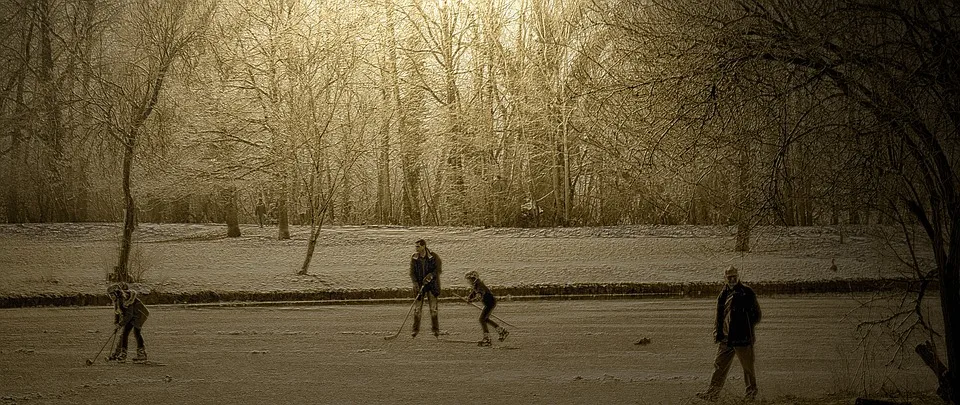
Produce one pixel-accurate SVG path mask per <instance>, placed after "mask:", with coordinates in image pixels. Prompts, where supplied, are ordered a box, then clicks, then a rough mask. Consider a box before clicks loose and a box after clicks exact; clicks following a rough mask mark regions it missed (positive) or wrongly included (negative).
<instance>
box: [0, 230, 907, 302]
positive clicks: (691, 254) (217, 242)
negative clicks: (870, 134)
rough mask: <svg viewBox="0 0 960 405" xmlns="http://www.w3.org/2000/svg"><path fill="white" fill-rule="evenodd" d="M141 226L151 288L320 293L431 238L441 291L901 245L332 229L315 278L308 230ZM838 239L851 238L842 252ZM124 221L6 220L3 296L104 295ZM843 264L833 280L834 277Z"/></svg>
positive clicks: (358, 279) (793, 264) (842, 264)
mask: <svg viewBox="0 0 960 405" xmlns="http://www.w3.org/2000/svg"><path fill="white" fill-rule="evenodd" d="M242 231H243V236H241V237H239V238H226V237H225V234H226V229H225V226H224V225H219V224H149V223H147V224H141V225H140V227H139V228H138V230H137V232H136V234H135V239H136V245H135V247H134V250H133V253H132V260H131V267H132V269H133V272H134V273H139V274H140V275H141V276H142V284H143V288H144V289H145V290H146V291H158V292H171V293H190V292H197V291H257V292H276V291H306V292H309V291H324V290H331V289H340V290H350V289H391V288H394V289H395V288H407V287H409V286H410V281H409V277H408V261H409V256H410V255H411V254H412V253H413V251H414V248H413V244H414V241H416V240H417V239H420V238H423V239H425V240H427V243H428V246H429V247H430V248H431V249H433V250H434V251H435V252H437V253H438V254H439V255H440V256H441V257H442V258H443V262H444V267H443V268H444V271H443V274H442V275H441V282H442V284H443V285H444V287H448V286H461V287H463V286H465V285H466V283H465V281H464V280H463V274H464V273H465V272H467V271H469V270H476V271H478V272H479V273H480V275H481V278H483V280H484V281H485V282H486V283H487V284H488V285H490V286H492V287H497V286H501V287H502V286H518V285H534V284H552V285H567V284H577V283H691V282H718V281H720V279H721V277H720V275H721V272H722V270H723V269H724V268H725V267H727V266H729V265H734V266H737V267H738V268H740V269H741V278H742V279H743V280H744V281H745V282H747V283H750V282H757V281H800V280H806V281H809V280H835V279H851V278H884V277H899V276H901V273H902V272H904V271H905V269H904V267H903V266H902V265H901V263H900V261H899V260H898V259H897V257H896V256H895V255H894V254H893V250H891V246H893V247H897V248H900V249H901V250H902V246H901V245H902V242H901V241H899V240H898V238H902V236H899V235H898V234H897V233H896V232H894V231H891V235H892V236H890V237H887V236H880V235H878V232H877V231H876V230H871V229H865V228H852V227H847V228H841V229H837V228H759V229H757V231H756V232H755V233H754V235H753V238H752V240H751V245H752V249H751V251H750V252H749V253H746V254H739V253H735V252H733V244H734V237H733V233H734V229H733V228H730V227H694V226H625V227H591V228H538V229H520V228H487V229H485V228H453V227H394V226H332V227H327V228H325V229H324V230H323V231H322V232H321V236H320V242H319V244H318V247H317V251H316V254H315V256H314V259H313V261H312V264H311V267H310V275H309V276H298V275H296V273H297V271H298V270H299V269H300V266H301V264H302V262H303V259H304V256H305V252H306V238H307V235H308V233H309V228H307V227H299V226H294V227H292V228H291V234H292V239H290V240H283V241H280V240H277V239H276V228H275V227H266V228H258V227H256V226H252V225H244V226H242ZM841 232H842V234H843V240H842V243H841V236H840V235H841ZM119 235H120V224H112V223H109V224H108V223H79V224H22V225H0V296H30V295H38V294H74V293H88V294H99V293H102V292H103V290H104V287H105V285H106V283H105V279H106V275H107V273H108V272H109V271H110V270H111V268H112V267H113V266H114V265H115V262H116V260H117V256H118V246H119ZM831 260H835V261H836V264H837V268H838V270H837V271H835V272H834V271H831V270H830V264H831Z"/></svg>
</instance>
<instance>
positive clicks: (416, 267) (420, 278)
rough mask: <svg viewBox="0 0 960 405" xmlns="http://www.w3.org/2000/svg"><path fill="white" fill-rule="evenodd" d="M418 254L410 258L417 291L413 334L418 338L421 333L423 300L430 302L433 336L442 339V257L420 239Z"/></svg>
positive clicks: (414, 286)
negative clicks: (440, 307) (439, 305)
mask: <svg viewBox="0 0 960 405" xmlns="http://www.w3.org/2000/svg"><path fill="white" fill-rule="evenodd" d="M415 247H416V249H417V252H416V253H414V254H413V256H411V257H410V279H411V280H412V281H413V288H416V289H417V299H416V301H415V306H414V308H413V333H412V334H411V336H413V337H417V334H418V333H420V315H421V314H422V313H423V299H424V298H427V300H428V301H429V302H430V304H429V305H430V321H431V324H432V326H433V336H436V337H437V338H439V337H440V317H439V315H440V314H439V312H440V311H439V308H438V305H437V304H438V301H439V300H438V297H439V296H440V272H441V271H443V267H442V265H443V263H442V262H441V261H440V256H439V255H437V254H436V253H434V252H433V251H432V250H430V249H427V242H426V241H424V240H423V239H420V240H418V241H417V242H416V244H415Z"/></svg>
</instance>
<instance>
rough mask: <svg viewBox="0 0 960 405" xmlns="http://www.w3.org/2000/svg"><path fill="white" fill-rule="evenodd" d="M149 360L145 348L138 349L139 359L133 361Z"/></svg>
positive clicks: (135, 358)
mask: <svg viewBox="0 0 960 405" xmlns="http://www.w3.org/2000/svg"><path fill="white" fill-rule="evenodd" d="M146 359H147V349H146V348H143V347H138V348H137V357H134V358H133V361H144V360H146Z"/></svg>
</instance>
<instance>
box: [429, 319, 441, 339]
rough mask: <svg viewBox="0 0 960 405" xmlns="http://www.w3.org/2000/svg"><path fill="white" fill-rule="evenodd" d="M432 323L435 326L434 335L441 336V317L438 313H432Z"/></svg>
mask: <svg viewBox="0 0 960 405" xmlns="http://www.w3.org/2000/svg"><path fill="white" fill-rule="evenodd" d="M430 323H431V324H432V326H433V336H436V337H440V317H439V316H438V315H431V316H430Z"/></svg>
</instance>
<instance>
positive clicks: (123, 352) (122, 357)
mask: <svg viewBox="0 0 960 405" xmlns="http://www.w3.org/2000/svg"><path fill="white" fill-rule="evenodd" d="M107 360H110V361H117V362H121V363H122V362H124V361H126V360H127V349H124V348H122V347H118V348H117V350H115V351H114V352H113V354H111V355H110V357H107Z"/></svg>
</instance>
